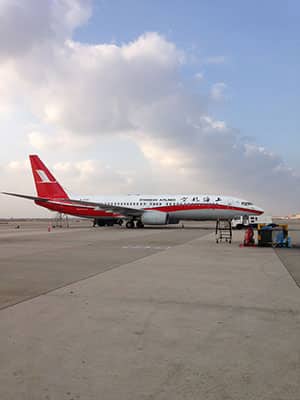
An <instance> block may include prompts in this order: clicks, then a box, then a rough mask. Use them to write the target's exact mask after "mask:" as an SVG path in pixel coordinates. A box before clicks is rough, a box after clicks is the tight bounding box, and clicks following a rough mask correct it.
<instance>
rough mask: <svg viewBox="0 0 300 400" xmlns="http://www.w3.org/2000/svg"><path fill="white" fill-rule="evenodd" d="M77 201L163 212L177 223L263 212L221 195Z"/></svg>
mask: <svg viewBox="0 0 300 400" xmlns="http://www.w3.org/2000/svg"><path fill="white" fill-rule="evenodd" d="M77 198H78V200H84V201H91V202H99V203H103V204H106V205H111V206H117V207H126V208H132V209H133V210H137V209H142V210H147V211H150V210H151V211H158V212H165V213H168V215H169V217H170V218H174V219H178V220H217V219H232V218H234V217H238V216H247V215H260V214H262V213H263V210H262V209H261V208H259V207H257V206H255V205H254V204H253V203H251V202H249V201H247V200H242V199H238V198H234V197H228V196H222V195H205V194H204V195H203V194H202V195H201V194H200V195H199V194H198V195H191V194H188V195H185V194H177V195H126V196H101V197H99V196H97V197H96V196H95V197H94V196H91V197H90V196H89V197H77Z"/></svg>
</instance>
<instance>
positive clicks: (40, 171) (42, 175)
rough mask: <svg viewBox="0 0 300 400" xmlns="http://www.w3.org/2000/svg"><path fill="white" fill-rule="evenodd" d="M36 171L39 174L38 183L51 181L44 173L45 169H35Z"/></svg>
mask: <svg viewBox="0 0 300 400" xmlns="http://www.w3.org/2000/svg"><path fill="white" fill-rule="evenodd" d="M36 172H37V173H38V174H39V177H40V178H41V181H40V182H39V183H51V181H50V179H49V178H48V176H47V175H46V173H45V171H43V170H41V169H37V170H36Z"/></svg>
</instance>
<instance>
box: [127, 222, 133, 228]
mask: <svg viewBox="0 0 300 400" xmlns="http://www.w3.org/2000/svg"><path fill="white" fill-rule="evenodd" d="M126 228H127V229H133V228H134V222H133V221H128V222H126Z"/></svg>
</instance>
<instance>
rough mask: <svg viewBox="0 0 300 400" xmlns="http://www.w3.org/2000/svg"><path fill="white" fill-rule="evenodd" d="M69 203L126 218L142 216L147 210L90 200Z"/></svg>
mask: <svg viewBox="0 0 300 400" xmlns="http://www.w3.org/2000/svg"><path fill="white" fill-rule="evenodd" d="M68 201H69V202H71V203H73V204H79V205H83V206H89V207H91V206H92V207H94V208H98V209H101V210H105V211H108V212H111V213H114V214H121V215H124V217H139V216H141V215H142V214H144V212H145V210H142V209H139V208H131V207H130V208H129V207H124V206H114V205H111V204H106V203H101V202H99V203H98V202H93V201H88V200H74V199H69V200H68Z"/></svg>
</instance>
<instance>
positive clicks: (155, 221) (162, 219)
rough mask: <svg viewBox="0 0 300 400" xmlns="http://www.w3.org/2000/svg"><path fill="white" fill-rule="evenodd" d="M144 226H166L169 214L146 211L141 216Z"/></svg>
mask: <svg viewBox="0 0 300 400" xmlns="http://www.w3.org/2000/svg"><path fill="white" fill-rule="evenodd" d="M141 222H142V223H143V224H144V225H166V224H167V223H168V213H165V212H161V211H145V212H144V214H143V215H142V216H141Z"/></svg>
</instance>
